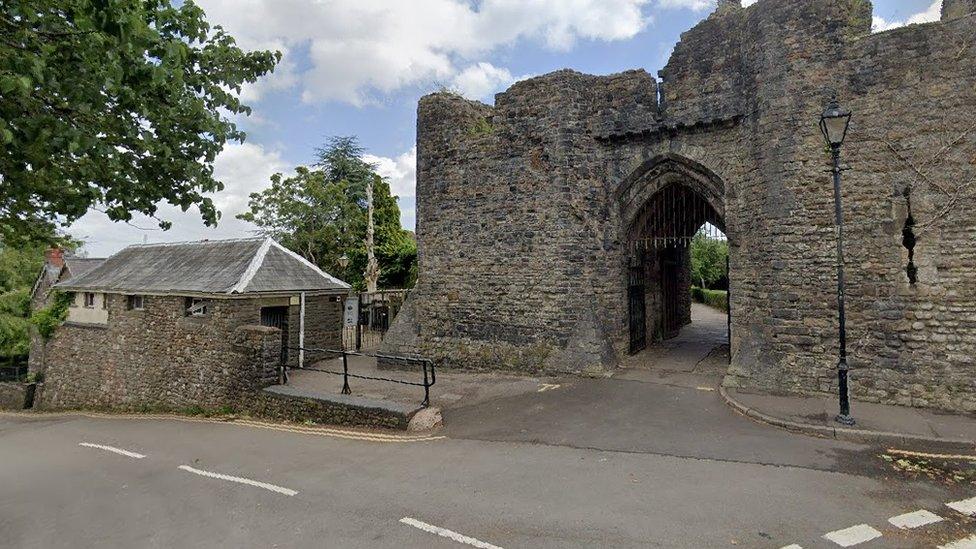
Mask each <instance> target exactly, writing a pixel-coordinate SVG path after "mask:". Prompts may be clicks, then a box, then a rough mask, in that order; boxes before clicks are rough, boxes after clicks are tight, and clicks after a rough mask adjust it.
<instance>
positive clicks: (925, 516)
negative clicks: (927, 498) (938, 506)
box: [888, 509, 943, 530]
mask: <svg viewBox="0 0 976 549" xmlns="http://www.w3.org/2000/svg"><path fill="white" fill-rule="evenodd" d="M942 520H943V519H942V517H940V516H939V515H936V514H935V513H933V512H931V511H926V510H925V509H921V510H918V511H915V512H914V513H905V514H904V515H898V516H897V517H891V518H890V519H888V522H890V523H891V524H892V526H897V527H898V528H901V529H902V530H908V529H910V528H921V527H922V526H928V525H929V524H934V523H936V522H941V521H942Z"/></svg>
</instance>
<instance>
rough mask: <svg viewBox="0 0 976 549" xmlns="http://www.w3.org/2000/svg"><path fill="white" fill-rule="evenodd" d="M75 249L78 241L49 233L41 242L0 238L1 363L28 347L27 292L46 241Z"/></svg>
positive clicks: (28, 298) (42, 262) (38, 265)
mask: <svg viewBox="0 0 976 549" xmlns="http://www.w3.org/2000/svg"><path fill="white" fill-rule="evenodd" d="M52 241H53V242H57V243H59V244H60V245H62V246H64V247H66V248H68V249H74V248H75V247H77V245H78V242H76V241H73V240H71V239H70V238H68V237H64V236H59V235H57V234H53V233H52V234H49V235H45V236H44V237H43V241H34V242H27V243H24V242H22V241H18V242H17V244H16V245H10V244H8V243H6V242H5V241H3V240H0V363H2V362H4V361H5V360H8V359H10V358H15V357H23V356H26V355H27V352H28V350H29V348H30V324H29V321H28V319H29V318H30V314H31V311H30V292H31V289H32V288H33V285H34V282H35V281H36V280H37V277H38V275H39V274H40V272H41V266H42V265H43V264H44V251H45V250H46V249H47V247H48V246H47V242H52Z"/></svg>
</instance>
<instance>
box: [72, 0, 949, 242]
mask: <svg viewBox="0 0 976 549" xmlns="http://www.w3.org/2000/svg"><path fill="white" fill-rule="evenodd" d="M196 1H197V3H198V4H199V5H200V6H201V7H203V9H204V10H205V11H206V13H207V16H208V20H209V21H210V22H211V24H213V25H221V26H223V27H224V28H225V29H227V30H228V31H229V32H230V33H231V34H232V35H233V36H234V37H235V38H236V39H237V42H238V44H239V45H240V46H241V47H242V48H245V49H275V50H279V51H281V52H282V54H283V58H282V61H281V63H280V64H279V65H278V67H277V68H276V69H275V71H274V73H273V74H271V75H268V76H265V77H264V78H262V79H261V80H259V81H258V82H255V83H254V84H250V85H248V86H247V87H245V88H244V89H243V90H242V98H243V99H244V100H245V103H246V104H248V105H250V106H252V107H253V112H252V114H251V116H249V117H241V118H239V119H237V120H236V121H237V122H238V124H239V126H240V127H241V128H243V129H244V130H245V131H246V132H247V140H246V141H245V142H244V143H243V144H238V143H232V144H229V145H227V146H226V147H225V149H224V151H223V152H222V153H221V154H220V155H219V156H218V157H217V159H216V162H215V166H214V168H215V174H216V177H217V178H218V179H219V180H221V181H222V182H223V183H224V184H225V188H224V190H223V191H221V192H219V193H216V194H214V195H212V197H213V199H214V202H215V203H216V204H217V207H218V208H219V209H220V210H221V212H222V218H221V221H220V223H219V224H218V226H217V227H216V228H207V227H205V226H204V225H203V222H202V221H201V220H200V216H199V212H197V211H195V210H194V209H190V210H189V211H188V212H182V211H180V210H179V209H178V208H175V207H171V206H168V205H165V206H161V207H160V209H159V212H158V213H157V215H158V216H159V217H161V218H163V219H167V220H170V221H172V222H173V227H172V228H171V229H170V230H168V231H162V230H160V229H159V228H158V227H157V226H156V224H155V223H154V222H153V221H152V220H149V219H146V218H142V217H137V218H136V219H134V220H133V221H132V222H131V223H129V224H124V223H113V222H111V221H109V220H108V219H107V218H106V217H105V216H104V214H101V213H98V212H95V211H92V212H90V213H89V214H87V215H86V216H84V217H83V218H81V219H80V220H78V221H77V222H75V223H74V224H73V225H72V226H71V227H69V228H68V229H67V230H68V232H69V233H70V234H71V235H72V236H74V237H76V238H80V239H82V240H83V241H84V242H85V245H84V247H83V249H82V253H84V254H87V255H89V256H91V257H103V256H107V255H111V254H112V253H115V252H116V251H118V250H120V249H122V248H124V247H125V246H127V245H129V244H138V243H142V242H164V241H182V240H197V239H203V238H210V239H217V238H238V237H246V236H251V235H253V234H254V231H255V229H256V227H254V226H253V225H250V224H248V223H246V222H244V221H241V220H238V219H236V218H235V216H236V215H237V214H238V213H240V212H242V211H244V209H245V208H246V207H247V199H248V194H249V193H252V192H259V191H261V190H262V189H264V188H266V187H267V186H268V185H269V184H270V179H271V176H272V175H273V174H275V173H285V174H287V173H290V172H292V171H293V170H294V168H295V167H296V166H300V165H307V164H308V163H310V162H311V161H312V160H313V153H314V150H315V148H316V147H318V146H320V145H322V144H323V143H325V141H326V140H327V139H328V138H329V137H330V136H347V135H352V136H357V137H358V138H359V140H360V143H361V144H362V145H363V146H364V147H365V148H366V150H367V151H368V157H367V160H369V161H370V162H373V163H374V164H375V165H376V169H377V171H378V172H379V173H380V174H381V175H383V176H384V177H386V178H387V179H388V180H389V182H390V184H391V186H392V189H393V193H394V194H396V195H397V196H399V203H400V211H401V218H402V222H403V226H404V227H405V228H408V229H413V228H414V225H415V208H416V199H415V190H414V188H415V179H416V167H415V164H416V146H415V137H416V106H417V100H418V99H419V98H420V97H421V96H423V95H425V94H427V93H430V92H432V91H436V90H439V89H443V88H448V89H451V90H454V91H457V92H458V93H461V94H462V95H464V96H465V97H467V98H469V99H476V100H480V101H484V102H486V103H489V104H490V103H492V102H493V100H494V99H493V98H494V94H495V93H498V92H501V91H504V90H505V89H507V88H508V87H509V86H510V85H511V84H512V83H514V82H516V81H518V80H521V79H524V78H529V77H532V76H537V75H541V74H546V73H549V72H552V71H555V70H559V69H563V68H571V69H575V70H578V71H581V72H585V73H589V74H612V73H615V72H620V71H623V70H628V69H637V68H643V69H645V70H647V71H648V72H650V73H651V74H654V75H656V74H657V73H658V71H659V70H660V69H661V68H662V67H664V65H665V64H666V63H667V60H668V56H669V55H670V53H671V51H672V48H673V46H674V44H675V43H677V41H678V39H679V36H680V34H681V33H682V32H684V31H686V30H688V29H690V28H691V27H693V26H694V25H695V24H696V23H697V22H698V21H700V20H702V19H703V18H705V17H707V16H708V15H709V13H711V11H712V10H713V9H714V6H715V0H196ZM760 1H761V0H760ZM753 3H756V0H745V1H744V2H743V5H750V4H753ZM941 3H942V2H941V0H936V1H934V2H933V0H874V29H875V31H877V32H883V31H885V30H890V29H892V28H896V27H899V26H903V25H906V24H912V23H924V22H928V21H935V20H938V18H939V12H940V9H941ZM758 8H761V6H758V7H757V9H758Z"/></svg>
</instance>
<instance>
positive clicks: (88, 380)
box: [39, 294, 338, 410]
mask: <svg viewBox="0 0 976 549" xmlns="http://www.w3.org/2000/svg"><path fill="white" fill-rule="evenodd" d="M331 301H334V297H332V296H317V297H316V298H314V299H313V298H312V297H311V296H310V297H309V300H308V306H310V307H313V308H315V310H319V309H322V310H323V311H329V310H331V309H330V305H329V303H331ZM312 303H315V305H314V306H313V305H312ZM274 304H277V301H275V300H274V299H273V298H269V299H214V300H212V301H211V303H210V308H209V312H208V314H207V315H205V316H201V317H194V316H186V314H185V305H186V304H185V298H184V297H179V296H145V298H144V308H143V309H142V310H131V309H129V308H128V307H127V300H126V296H123V295H118V294H110V295H109V296H108V309H107V310H108V322H107V323H106V324H90V325H89V324H76V323H65V324H64V325H62V326H61V327H59V328H58V329H57V330H56V331H55V333H54V335H53V336H52V338H51V339H50V340H49V341H48V342H47V344H46V345H45V347H46V349H45V357H46V364H45V383H44V385H45V387H44V391H43V392H42V393H41V397H40V402H39V407H40V408H45V409H58V408H109V409H128V410H140V409H152V410H163V409H165V410H181V409H188V408H195V407H202V408H205V409H212V410H217V409H220V408H223V407H232V408H236V409H241V408H243V407H246V406H247V404H248V402H247V400H248V399H249V398H251V397H253V395H254V394H255V391H257V390H258V389H260V388H262V387H265V386H267V385H270V384H272V383H275V382H276V380H277V368H278V366H277V365H278V364H279V363H280V351H281V343H282V342H281V332H280V330H278V329H277V328H270V327H264V326H260V325H259V324H260V321H261V314H260V312H261V307H262V306H268V305H274ZM320 304H321V305H320ZM336 314H337V315H338V313H336ZM312 318H313V320H315V319H319V320H323V319H325V317H323V316H322V315H321V314H319V313H315V315H314V316H313V317H312ZM308 321H309V318H306V322H308ZM336 323H338V320H334V319H333V321H332V322H329V324H330V325H331V324H336ZM307 327H308V326H307ZM325 332H327V330H326V331H325ZM325 332H323V333H325ZM316 334H317V332H313V334H312V337H313V338H315V337H318V335H316ZM313 341H316V340H313ZM316 342H319V341H316ZM321 343H326V344H330V343H331V342H330V341H322V342H321Z"/></svg>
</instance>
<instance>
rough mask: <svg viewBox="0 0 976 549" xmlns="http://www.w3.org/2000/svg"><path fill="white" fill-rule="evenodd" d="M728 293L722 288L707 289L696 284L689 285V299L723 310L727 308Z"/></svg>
mask: <svg viewBox="0 0 976 549" xmlns="http://www.w3.org/2000/svg"><path fill="white" fill-rule="evenodd" d="M728 295H729V293H728V292H726V291H724V290H709V289H705V288H699V287H697V286H692V287H691V300H692V301H694V302H696V303H704V304H705V305H708V306H709V307H715V308H716V309H721V310H723V311H725V312H728V310H729V307H728V305H729V303H728Z"/></svg>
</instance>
